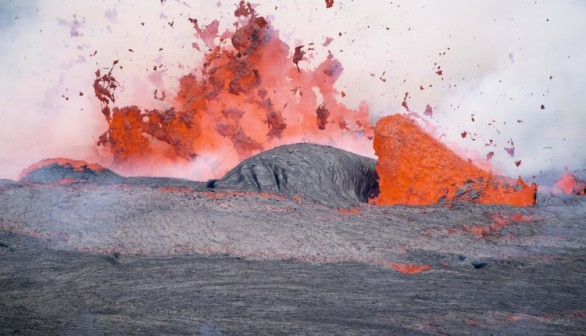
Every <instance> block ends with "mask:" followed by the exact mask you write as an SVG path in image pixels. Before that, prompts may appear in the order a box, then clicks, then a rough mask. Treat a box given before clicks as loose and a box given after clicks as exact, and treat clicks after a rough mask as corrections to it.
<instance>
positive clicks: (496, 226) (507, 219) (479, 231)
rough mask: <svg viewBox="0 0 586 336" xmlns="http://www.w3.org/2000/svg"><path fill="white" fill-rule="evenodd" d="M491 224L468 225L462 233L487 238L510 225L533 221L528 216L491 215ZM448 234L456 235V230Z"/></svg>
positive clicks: (463, 228)
mask: <svg viewBox="0 0 586 336" xmlns="http://www.w3.org/2000/svg"><path fill="white" fill-rule="evenodd" d="M491 218H492V220H493V222H492V224H490V225H470V226H463V227H462V231H463V232H469V233H472V234H473V235H475V236H476V237H478V238H484V237H487V236H494V235H498V231H499V230H500V229H502V228H504V227H507V226H509V225H511V224H519V223H529V222H531V221H533V218H532V217H530V216H524V215H522V214H519V213H518V214H514V215H512V216H509V215H492V216H491ZM448 232H449V233H457V232H458V230H449V231H448Z"/></svg>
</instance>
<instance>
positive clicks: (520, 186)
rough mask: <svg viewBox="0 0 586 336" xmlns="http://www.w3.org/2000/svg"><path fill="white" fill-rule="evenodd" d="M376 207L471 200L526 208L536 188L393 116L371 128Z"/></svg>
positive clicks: (405, 119) (408, 121) (399, 116)
mask: <svg viewBox="0 0 586 336" xmlns="http://www.w3.org/2000/svg"><path fill="white" fill-rule="evenodd" d="M374 148H375V152H376V154H377V156H378V157H379V161H378V164H377V172H378V175H379V178H380V180H379V186H380V195H379V197H378V198H377V199H376V203H377V204H380V205H391V204H405V205H429V204H435V203H439V202H453V201H458V202H473V203H480V204H508V205H514V206H528V205H533V204H534V203H535V195H536V191H537V186H536V185H535V184H533V185H530V186H529V185H527V184H525V182H523V180H521V178H519V179H518V180H517V181H516V182H515V181H513V180H511V179H508V178H501V177H497V176H494V175H493V174H491V173H488V172H486V171H484V170H481V169H480V168H478V167H476V166H475V165H473V164H472V163H471V162H469V161H466V160H464V159H462V158H460V157H459V156H458V155H456V154H455V153H454V152H452V151H451V150H449V149H448V148H447V147H446V146H445V145H444V144H442V143H440V142H439V141H438V140H436V139H435V138H433V137H432V136H430V135H429V134H427V133H425V132H424V131H423V130H422V129H421V128H420V127H419V126H418V125H417V124H416V123H415V121H414V120H412V119H411V118H409V117H407V116H404V115H393V116H388V117H384V118H382V119H380V120H379V121H378V122H377V124H376V127H375V137H374Z"/></svg>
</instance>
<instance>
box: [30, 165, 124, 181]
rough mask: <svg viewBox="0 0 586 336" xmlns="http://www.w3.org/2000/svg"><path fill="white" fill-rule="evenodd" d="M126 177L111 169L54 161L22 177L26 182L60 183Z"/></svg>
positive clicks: (114, 179)
mask: <svg viewBox="0 0 586 336" xmlns="http://www.w3.org/2000/svg"><path fill="white" fill-rule="evenodd" d="M123 179H124V178H123V177H122V176H120V175H118V174H116V173H114V172H113V171H111V170H110V169H107V168H102V167H100V169H99V170H97V169H94V168H92V167H90V166H89V165H80V166H77V165H72V164H71V163H68V162H54V163H50V164H48V165H46V166H43V167H40V168H37V169H35V170H33V171H31V172H29V173H27V174H26V175H24V176H23V177H22V179H21V181H22V182H25V183H40V184H50V183H60V182H62V181H65V180H69V181H70V182H84V183H99V184H104V183H108V182H117V181H122V180H123Z"/></svg>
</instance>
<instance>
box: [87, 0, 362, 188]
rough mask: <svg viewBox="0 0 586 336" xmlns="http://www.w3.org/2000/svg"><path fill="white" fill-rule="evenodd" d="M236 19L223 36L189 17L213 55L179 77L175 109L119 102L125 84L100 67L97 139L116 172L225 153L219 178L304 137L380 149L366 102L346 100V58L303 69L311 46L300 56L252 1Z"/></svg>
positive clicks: (354, 147) (215, 27)
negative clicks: (103, 125) (340, 83)
mask: <svg viewBox="0 0 586 336" xmlns="http://www.w3.org/2000/svg"><path fill="white" fill-rule="evenodd" d="M235 16H236V17H237V20H238V22H237V23H236V24H235V26H236V27H238V28H237V29H236V30H235V31H234V32H233V33H232V32H225V33H223V34H218V22H217V21H214V22H212V23H211V24H210V25H208V26H206V27H200V26H199V24H198V22H197V20H195V19H190V21H191V22H192V23H193V25H194V29H195V31H196V33H197V35H198V36H199V37H200V38H201V39H202V40H203V41H204V42H205V44H206V46H207V48H208V50H209V52H208V53H207V54H206V55H205V60H204V64H203V65H202V66H201V67H200V68H199V69H198V70H199V71H198V72H193V73H190V74H187V75H185V76H183V77H182V78H181V79H180V80H179V90H178V92H177V95H176V97H175V98H174V100H173V102H172V106H170V107H169V108H168V109H166V110H143V109H141V108H140V107H138V106H127V107H121V108H120V107H113V108H110V105H111V104H113V103H115V95H114V90H115V89H116V88H117V86H118V84H117V82H116V79H115V78H114V76H113V75H112V70H110V71H109V72H108V73H107V74H102V73H100V72H99V71H98V72H96V80H95V83H94V91H95V94H96V97H97V98H98V99H99V100H100V102H101V104H102V113H103V114H104V117H105V118H106V120H107V122H108V130H107V131H106V132H105V133H104V134H103V135H102V136H101V137H100V140H99V142H98V145H103V146H106V147H108V148H109V149H110V150H111V152H112V154H113V159H114V165H115V166H116V168H118V169H119V170H120V169H121V170H122V171H126V172H129V171H130V172H131V173H132V168H133V167H140V165H145V164H151V165H164V164H168V163H172V162H178V161H179V162H181V161H183V162H190V161H193V160H197V159H198V158H199V157H202V158H204V160H206V159H207V158H208V157H211V158H212V159H207V161H213V158H215V157H221V160H219V162H211V164H210V169H212V171H213V173H214V175H216V176H219V175H221V174H222V173H224V172H226V171H227V170H228V169H229V168H232V167H233V166H234V165H236V164H237V163H238V162H240V161H241V160H243V159H246V158H248V157H250V156H252V155H253V154H256V153H258V152H260V151H263V150H267V149H270V148H273V147H276V146H278V145H282V144H287V143H293V142H300V141H307V142H314V143H319V144H328V145H334V146H336V147H341V148H346V149H348V150H354V151H359V152H362V153H371V151H372V149H371V148H372V147H371V139H372V127H371V125H370V121H369V118H368V108H367V107H366V104H363V105H362V106H361V107H360V109H359V111H354V110H350V109H349V108H347V107H346V106H345V105H343V104H340V103H338V101H337V99H338V98H341V97H342V95H341V94H340V93H339V92H338V91H337V90H336V89H335V88H334V83H335V82H336V80H337V79H338V78H339V77H340V75H341V74H342V71H343V67H342V64H341V63H340V62H339V61H338V60H336V59H335V58H334V57H333V55H332V54H330V55H329V56H328V57H327V59H325V60H324V61H323V62H322V63H321V64H320V65H319V66H318V67H317V68H315V69H313V70H304V69H302V68H300V67H299V63H300V62H302V61H303V60H304V55H305V52H304V51H303V50H302V48H303V46H299V47H296V48H295V51H294V53H293V55H292V52H291V50H290V48H289V47H288V46H287V45H286V44H285V43H284V42H283V41H281V40H280V39H279V35H278V32H277V31H276V30H274V29H273V28H272V27H271V25H270V23H269V22H268V21H267V20H265V19H264V18H263V17H261V16H258V15H257V14H256V13H255V11H254V9H253V8H252V6H251V5H250V4H245V3H244V2H241V3H240V6H239V7H238V8H237V9H236V11H235ZM218 41H219V42H218ZM308 50H311V48H309V49H308ZM125 168H127V169H125Z"/></svg>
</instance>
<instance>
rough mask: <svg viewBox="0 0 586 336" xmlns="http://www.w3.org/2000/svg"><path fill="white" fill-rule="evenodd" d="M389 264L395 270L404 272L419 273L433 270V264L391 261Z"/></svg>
mask: <svg viewBox="0 0 586 336" xmlns="http://www.w3.org/2000/svg"><path fill="white" fill-rule="evenodd" d="M389 266H390V267H391V268H392V269H394V270H395V271H397V272H400V273H403V274H418V273H421V272H426V271H429V270H431V266H429V265H415V264H397V263H391V264H390V265H389Z"/></svg>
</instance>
